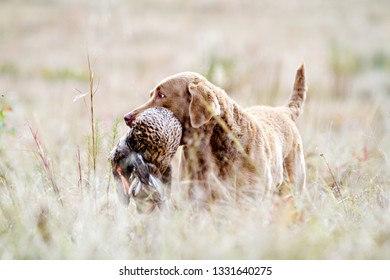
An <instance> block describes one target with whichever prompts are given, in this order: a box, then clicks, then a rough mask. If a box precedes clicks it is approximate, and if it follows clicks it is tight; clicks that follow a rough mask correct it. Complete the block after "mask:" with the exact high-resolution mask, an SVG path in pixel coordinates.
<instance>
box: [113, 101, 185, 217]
mask: <svg viewBox="0 0 390 280" xmlns="http://www.w3.org/2000/svg"><path fill="white" fill-rule="evenodd" d="M181 137H182V126H181V124H180V122H179V120H178V119H177V118H176V117H175V116H174V115H173V113H172V112H171V111H169V110H168V109H166V108H163V107H153V108H150V109H148V110H145V111H144V112H143V113H142V114H140V115H139V116H138V117H137V118H136V119H135V120H134V122H133V124H132V127H131V128H130V129H129V131H128V132H127V133H126V134H125V135H123V136H122V137H121V138H120V140H119V142H118V144H117V145H116V147H114V149H113V150H112V151H111V153H110V160H111V166H112V173H113V175H114V178H115V180H116V182H117V186H118V188H117V192H118V195H119V199H120V201H121V202H122V203H125V204H129V202H130V201H134V202H135V205H136V208H137V210H138V211H139V212H151V211H152V210H153V209H154V208H155V206H158V207H159V208H161V207H163V205H164V204H165V202H166V198H167V191H166V186H167V187H168V188H167V189H168V190H169V185H170V183H171V181H172V165H171V161H172V158H173V156H174V155H175V153H176V151H177V150H178V148H179V145H180V141H181Z"/></svg>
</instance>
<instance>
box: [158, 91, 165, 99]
mask: <svg viewBox="0 0 390 280" xmlns="http://www.w3.org/2000/svg"><path fill="white" fill-rule="evenodd" d="M157 96H158V97H159V98H164V97H165V94H164V93H161V92H159V93H157Z"/></svg>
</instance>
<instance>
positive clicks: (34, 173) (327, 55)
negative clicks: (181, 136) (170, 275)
mask: <svg viewBox="0 0 390 280" xmlns="http://www.w3.org/2000/svg"><path fill="white" fill-rule="evenodd" d="M209 2H210V1H203V0H202V1H184V0H182V1H179V0H170V1H164V4H162V1H121V0H113V1H86V0H85V1H61V0H56V1H45V0H40V1H0V7H1V8H0V94H1V97H0V98H1V99H0V158H1V160H0V259H127V258H131V259H389V258H390V218H389V217H390V205H389V204H390V171H389V170H390V109H389V108H390V47H389V44H388V42H390V32H388V27H389V26H390V17H389V14H388V11H389V10H390V4H389V1H386V0H374V1H369V0H361V1H352V0H346V1H336V0H330V1H319V0H314V1H309V0H302V1H287V0H286V1H277V2H275V1H249V0H245V1H222V0H219V1H213V3H209ZM88 55H89V57H90V60H91V69H92V72H93V81H94V85H93V90H94V91H95V95H94V106H93V107H94V120H93V124H94V125H93V127H94V134H93V135H94V136H92V132H91V114H90V107H91V106H90V100H89V96H88V92H89V87H90V77H89V71H88V62H87V57H88ZM302 61H304V62H305V64H306V73H307V84H308V87H309V91H308V99H307V102H306V104H305V108H304V114H303V115H301V116H300V118H299V120H298V126H299V129H300V131H301V134H302V137H303V143H304V149H305V157H306V164H307V189H308V192H309V194H310V199H307V200H305V201H304V204H303V205H301V207H300V208H299V209H295V208H294V207H292V205H291V204H290V203H284V202H283V201H279V200H278V199H277V198H270V199H267V200H265V201H262V202H260V201H256V200H254V199H252V198H251V197H248V198H247V199H246V201H245V203H237V202H236V201H235V200H234V199H229V198H227V199H226V200H224V201H220V202H217V203H215V204H213V205H211V209H210V210H209V211H194V209H193V208H191V207H187V206H186V205H187V204H188V201H186V200H185V199H184V198H182V197H183V195H182V194H183V193H185V192H186V188H187V185H186V184H185V182H180V181H179V180H178V179H177V178H175V180H174V184H173V187H172V189H173V196H174V198H175V199H176V200H178V201H179V202H178V203H179V206H180V207H179V209H178V210H176V211H172V212H171V213H169V214H161V213H158V212H157V213H154V214H152V215H139V214H137V213H136V212H135V211H134V209H132V208H130V209H126V208H124V207H123V206H122V205H120V204H119V203H118V201H117V197H116V193H115V189H114V182H113V179H112V177H111V170H110V166H109V162H108V160H107V158H108V154H109V152H110V150H111V149H112V148H113V146H114V145H115V144H116V142H117V140H118V138H119V136H121V135H122V134H123V133H124V132H125V131H126V127H125V124H124V122H123V121H122V120H121V118H122V116H123V115H124V114H125V113H126V112H128V111H130V110H131V109H133V108H135V107H137V106H139V105H140V104H143V103H144V102H145V101H146V100H147V98H148V95H147V92H148V91H149V90H150V89H151V88H152V87H153V86H154V85H155V84H156V83H158V82H159V81H160V80H161V79H162V78H164V77H166V76H168V75H171V74H174V73H176V72H181V71H187V70H191V71H196V72H199V73H201V74H203V75H205V76H207V77H208V78H209V79H210V80H211V81H212V82H213V83H215V84H217V85H219V86H221V87H222V88H224V89H225V90H226V91H227V92H228V94H229V95H230V96H231V97H232V98H234V99H235V100H236V101H237V102H238V103H239V104H240V105H242V107H246V106H250V105H254V104H269V105H283V104H285V103H286V102H287V100H288V97H289V95H290V91H291V88H292V83H293V80H294V75H295V70H296V68H297V67H298V65H299V64H300V63H301V62H302ZM83 93H87V95H86V96H84V97H80V95H81V94H83ZM77 97H79V98H77ZM321 155H322V156H321ZM94 160H95V163H96V165H95V166H94ZM175 168H177V164H176V161H175ZM332 174H333V175H334V179H333V178H332ZM228 187H229V186H227V188H228Z"/></svg>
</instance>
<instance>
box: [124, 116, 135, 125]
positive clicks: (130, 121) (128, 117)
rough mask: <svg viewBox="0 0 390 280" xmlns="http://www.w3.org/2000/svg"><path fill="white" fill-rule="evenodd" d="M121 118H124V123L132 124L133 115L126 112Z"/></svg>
mask: <svg viewBox="0 0 390 280" xmlns="http://www.w3.org/2000/svg"><path fill="white" fill-rule="evenodd" d="M123 119H124V120H125V123H126V125H128V126H130V127H131V125H132V124H133V121H134V119H135V115H133V114H131V113H128V114H126V115H125V116H124V117H123Z"/></svg>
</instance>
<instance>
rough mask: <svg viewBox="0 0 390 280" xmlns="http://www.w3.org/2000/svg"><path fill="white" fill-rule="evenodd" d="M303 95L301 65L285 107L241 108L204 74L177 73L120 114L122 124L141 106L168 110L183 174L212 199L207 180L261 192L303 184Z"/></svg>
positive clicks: (297, 189) (298, 187)
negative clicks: (178, 134)
mask: <svg viewBox="0 0 390 280" xmlns="http://www.w3.org/2000/svg"><path fill="white" fill-rule="evenodd" d="M305 99H306V83H305V66H304V64H302V65H300V67H299V68H298V69H297V72H296V77H295V82H294V86H293V90H292V94H291V96H290V99H289V102H288V103H287V105H285V106H279V107H270V106H253V107H250V108H247V109H242V108H241V107H240V106H239V105H238V104H237V103H236V102H235V101H234V100H232V99H231V98H230V97H229V96H228V95H227V94H226V92H225V91H224V90H223V89H221V88H219V87H217V86H216V85H214V84H212V83H211V82H210V81H208V80H207V79H206V78H205V77H203V76H202V75H200V74H198V73H194V72H183V73H179V74H176V75H173V76H170V77H168V78H166V79H164V80H162V81H161V82H160V83H159V84H158V85H157V86H155V87H154V88H153V89H152V90H151V92H150V99H149V101H148V102H146V103H145V104H144V105H142V106H140V107H138V108H136V109H134V110H133V111H131V112H130V113H127V114H126V115H125V116H124V120H125V122H126V124H127V125H128V126H130V127H131V126H132V123H133V122H134V120H135V119H136V117H137V116H138V115H139V114H141V113H142V112H143V111H144V110H146V109H148V108H152V107H164V108H167V109H169V110H170V111H171V112H172V113H173V114H174V116H175V117H176V118H177V119H178V120H179V121H180V123H181V126H182V128H183V132H182V138H181V141H180V144H181V145H182V146H183V151H182V162H181V165H182V170H183V172H182V173H183V174H184V176H186V177H187V178H188V179H190V180H191V181H192V182H197V183H196V184H197V185H201V186H202V187H203V188H204V190H205V195H206V196H207V198H206V199H213V198H214V197H215V193H214V192H213V186H212V184H210V183H208V182H210V179H211V178H212V177H213V176H216V177H217V178H218V179H219V180H221V181H229V180H230V181H234V184H235V186H243V185H254V184H255V185H256V184H261V185H262V186H263V187H264V192H265V193H267V192H268V191H269V190H275V191H276V190H277V188H278V186H280V185H281V184H282V183H287V184H289V186H290V188H291V190H293V191H295V192H296V193H299V192H302V190H303V189H304V188H305V181H306V171H305V170H306V169H305V159H304V154H303V146H302V139H301V136H300V133H299V131H298V128H297V126H296V123H295V121H296V119H297V118H298V116H299V115H300V114H301V112H302V108H303V104H304V101H305Z"/></svg>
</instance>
